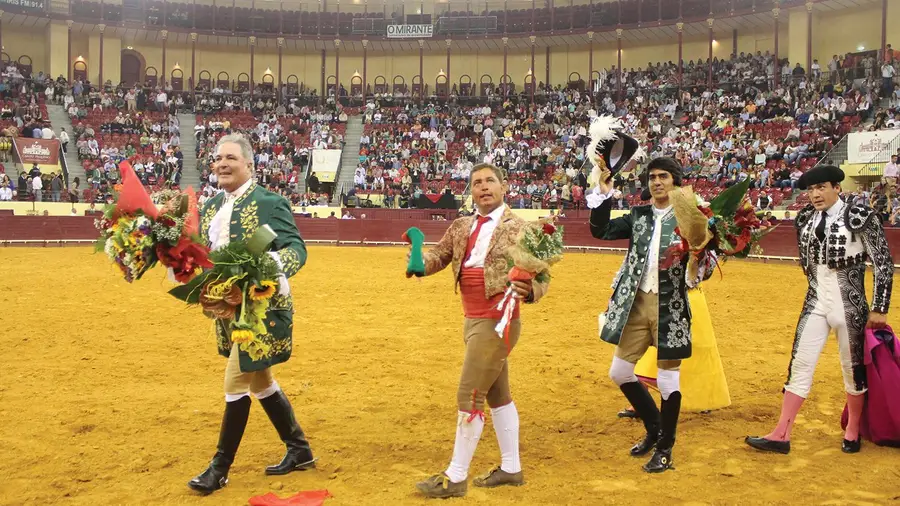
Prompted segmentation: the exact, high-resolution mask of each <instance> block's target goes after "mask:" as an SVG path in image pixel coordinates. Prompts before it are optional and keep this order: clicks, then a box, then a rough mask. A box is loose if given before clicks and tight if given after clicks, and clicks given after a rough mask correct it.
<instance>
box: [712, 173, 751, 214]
mask: <svg viewBox="0 0 900 506" xmlns="http://www.w3.org/2000/svg"><path fill="white" fill-rule="evenodd" d="M749 188H750V178H747V179H745V180H743V181H741V182H740V183H738V184H736V185H734V186H732V187H731V188H728V189H727V190H725V191H723V192H722V193H720V194H719V195H717V196H716V198H714V199H712V201H710V203H709V208H710V210H711V211H712V212H713V214H714V215H716V216H734V213H735V212H737V208H738V206H739V205H740V204H741V201H742V200H744V195H746V194H747V189H749Z"/></svg>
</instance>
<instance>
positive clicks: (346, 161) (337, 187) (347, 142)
mask: <svg viewBox="0 0 900 506" xmlns="http://www.w3.org/2000/svg"><path fill="white" fill-rule="evenodd" d="M362 134H363V121H362V116H361V115H358V114H357V115H353V116H350V118H348V119H347V131H346V132H344V151H343V152H342V153H341V166H340V167H338V171H337V174H336V175H335V178H334V195H333V196H332V199H331V205H333V206H340V205H341V204H342V202H341V186H343V188H344V193H347V192H348V191H350V188H353V176H354V175H355V174H356V165H357V164H358V163H359V139H360V138H361V137H362Z"/></svg>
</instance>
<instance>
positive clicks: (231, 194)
mask: <svg viewBox="0 0 900 506" xmlns="http://www.w3.org/2000/svg"><path fill="white" fill-rule="evenodd" d="M252 184H253V177H250V179H248V180H247V182H246V183H244V184H242V185H241V186H240V187H239V188H238V189H237V190H235V191H233V192H228V193H226V194H225V196H226V197H227V198H229V199H231V200H236V199H237V198H238V197H240V196H241V195H243V194H244V193H247V189H248V188H250V185H252Z"/></svg>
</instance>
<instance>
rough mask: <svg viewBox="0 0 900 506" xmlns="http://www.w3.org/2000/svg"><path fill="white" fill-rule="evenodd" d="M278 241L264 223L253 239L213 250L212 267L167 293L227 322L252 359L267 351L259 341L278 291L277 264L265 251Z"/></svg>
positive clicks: (232, 333) (234, 336) (236, 341)
mask: <svg viewBox="0 0 900 506" xmlns="http://www.w3.org/2000/svg"><path fill="white" fill-rule="evenodd" d="M275 237H277V235H276V234H275V232H274V231H273V230H272V229H271V228H270V227H269V226H268V225H263V226H262V227H260V228H259V229H258V230H257V232H256V233H255V234H254V235H253V237H251V238H250V239H249V240H247V241H237V242H232V243H229V244H228V245H227V246H223V247H222V248H219V249H217V250H215V251H213V252H211V253H210V254H209V260H211V261H212V268H211V269H208V270H205V271H203V273H201V274H200V275H198V276H196V277H195V278H193V279H191V280H190V281H188V282H187V283H186V284H184V285H181V286H177V287H175V288H173V289H171V290H169V293H170V294H171V295H172V296H174V297H175V298H176V299H179V300H182V301H184V302H186V303H188V304H189V305H195V304H199V305H200V307H201V308H203V314H205V315H206V316H208V317H210V318H213V319H216V320H224V321H226V322H227V323H226V324H227V325H228V326H229V328H230V330H231V341H232V342H233V343H236V344H238V345H239V346H240V349H241V350H243V351H245V352H247V353H248V354H249V355H250V357H251V358H253V359H254V360H258V359H259V358H260V357H262V356H264V355H265V354H267V353H268V352H269V347H268V345H267V344H265V343H264V342H263V341H262V340H261V339H259V338H260V337H261V336H264V335H266V333H267V332H268V330H267V329H266V323H265V317H266V310H268V309H269V300H270V299H271V298H272V296H273V295H275V293H276V291H277V290H278V276H279V272H278V264H276V263H275V260H274V259H273V258H272V257H271V256H269V255H268V254H267V253H266V251H267V250H268V247H269V244H271V243H272V241H274V240H275ZM235 317H237V318H235Z"/></svg>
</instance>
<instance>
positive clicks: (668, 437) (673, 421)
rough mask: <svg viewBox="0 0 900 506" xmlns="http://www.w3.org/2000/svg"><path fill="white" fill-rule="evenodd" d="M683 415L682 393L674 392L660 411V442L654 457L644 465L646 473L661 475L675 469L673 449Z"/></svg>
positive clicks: (664, 400) (663, 402)
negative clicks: (679, 416) (680, 418)
mask: <svg viewBox="0 0 900 506" xmlns="http://www.w3.org/2000/svg"><path fill="white" fill-rule="evenodd" d="M680 413H681V392H677V391H676V392H672V393H671V394H669V398H668V399H663V401H662V409H660V427H661V428H660V430H659V440H658V441H657V442H656V450H654V451H653V456H652V457H650V460H649V461H648V462H647V463H646V464H644V471H646V472H648V473H661V472H663V471H666V470H668V469H675V467H674V466H673V465H672V448H673V447H674V446H675V433H676V431H677V429H678V415H679V414H680Z"/></svg>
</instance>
